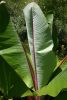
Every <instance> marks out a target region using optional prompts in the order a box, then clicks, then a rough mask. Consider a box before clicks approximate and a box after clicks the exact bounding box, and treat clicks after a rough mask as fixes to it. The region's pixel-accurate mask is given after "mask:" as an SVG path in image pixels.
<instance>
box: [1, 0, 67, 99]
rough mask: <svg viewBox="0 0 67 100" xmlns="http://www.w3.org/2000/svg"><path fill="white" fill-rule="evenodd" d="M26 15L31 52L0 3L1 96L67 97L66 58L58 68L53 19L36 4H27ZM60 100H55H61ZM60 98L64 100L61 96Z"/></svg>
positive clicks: (32, 97)
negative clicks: (63, 95)
mask: <svg viewBox="0 0 67 100" xmlns="http://www.w3.org/2000/svg"><path fill="white" fill-rule="evenodd" d="M23 12H24V17H25V21H26V28H27V36H28V44H29V51H30V52H28V50H27V49H26V46H25V45H24V44H23V43H21V41H20V38H19V36H18V34H17V32H16V31H15V29H14V26H13V23H12V21H11V18H10V14H9V12H8V9H7V7H6V5H5V2H4V1H1V2H0V92H1V94H2V96H4V98H7V100H8V99H9V98H13V97H27V99H28V100H48V98H49V100H51V98H50V97H56V96H57V95H58V94H59V93H60V92H61V90H62V91H64V92H65V96H66V93H67V92H66V89H67V63H66V62H67V56H66V57H65V58H64V59H63V60H62V61H61V62H60V64H58V66H57V60H56V55H55V53H54V51H53V47H54V43H53V39H52V23H53V15H52V14H50V15H47V16H45V15H44V14H43V12H42V11H41V9H40V7H39V6H38V5H37V4H36V3H34V2H32V3H30V4H28V5H27V6H26V7H25V8H24V9H23ZM63 66H64V68H62V67H63ZM58 69H59V70H60V71H58ZM47 95H49V96H48V98H47ZM41 96H42V97H41ZM57 98H58V97H56V98H52V99H56V100H58V99H57ZM59 98H60V99H59V100H61V96H59ZM5 100H6V99H5Z"/></svg>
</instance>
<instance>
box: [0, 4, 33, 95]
mask: <svg viewBox="0 0 67 100" xmlns="http://www.w3.org/2000/svg"><path fill="white" fill-rule="evenodd" d="M27 86H28V87H27ZM32 86H33V83H32V79H31V75H30V71H29V68H28V65H27V61H26V58H25V55H24V52H23V48H22V45H21V43H20V40H19V38H18V35H17V33H16V31H15V29H14V27H13V25H12V22H11V21H10V15H9V13H8V11H7V8H6V6H5V4H4V2H0V91H1V92H2V93H3V94H4V95H8V96H21V95H22V94H24V93H25V92H26V91H27V90H28V88H30V87H32ZM29 92H30V91H29V90H28V93H27V92H26V93H27V94H28V95H31V94H29ZM25 95H26V94H25Z"/></svg>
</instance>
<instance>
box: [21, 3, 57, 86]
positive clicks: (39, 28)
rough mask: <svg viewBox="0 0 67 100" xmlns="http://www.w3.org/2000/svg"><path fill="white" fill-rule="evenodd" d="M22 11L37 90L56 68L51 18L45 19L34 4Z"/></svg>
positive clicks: (44, 83)
mask: <svg viewBox="0 0 67 100" xmlns="http://www.w3.org/2000/svg"><path fill="white" fill-rule="evenodd" d="M23 11H24V16H25V20H26V27H27V33H28V41H29V47H30V53H31V56H32V63H33V66H34V72H35V75H36V80H37V82H38V88H41V87H43V86H44V85H46V84H47V83H48V81H49V79H50V77H51V75H52V73H53V70H54V68H55V66H56V58H55V55H54V53H53V50H52V49H53V41H52V37H51V34H52V33H51V32H52V30H51V29H52V20H53V17H52V15H51V17H50V18H51V19H49V17H48V18H46V17H45V16H44V14H43V12H42V11H41V9H40V8H39V6H38V5H37V4H35V3H34V2H33V3H30V4H28V5H27V6H26V7H25V8H24V10H23ZM50 25H51V26H50ZM36 84H37V83H36Z"/></svg>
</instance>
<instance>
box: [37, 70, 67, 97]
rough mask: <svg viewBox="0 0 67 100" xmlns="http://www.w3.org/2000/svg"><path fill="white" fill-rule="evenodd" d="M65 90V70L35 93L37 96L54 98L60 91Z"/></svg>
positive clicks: (66, 75)
mask: <svg viewBox="0 0 67 100" xmlns="http://www.w3.org/2000/svg"><path fill="white" fill-rule="evenodd" d="M66 88H67V69H65V70H64V71H62V72H60V74H58V75H57V76H56V77H55V78H54V79H53V80H52V81H51V82H49V84H48V85H46V86H45V87H43V88H42V89H41V90H38V91H37V95H38V96H42V95H50V96H52V97H56V96H57V95H58V94H59V93H60V91H61V90H63V89H66Z"/></svg>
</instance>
